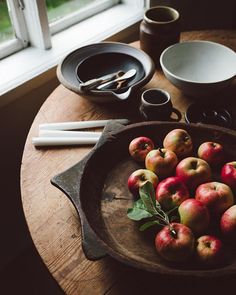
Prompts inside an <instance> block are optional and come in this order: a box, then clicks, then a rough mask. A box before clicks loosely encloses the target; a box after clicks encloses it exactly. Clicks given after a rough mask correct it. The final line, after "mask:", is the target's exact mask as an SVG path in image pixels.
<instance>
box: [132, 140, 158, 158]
mask: <svg viewBox="0 0 236 295" xmlns="http://www.w3.org/2000/svg"><path fill="white" fill-rule="evenodd" d="M153 149H154V143H153V141H152V140H151V139H150V138H148V137H145V136H140V137H137V138H134V139H133V140H132V141H131V142H130V144H129V153H130V155H131V157H132V158H134V159H135V160H136V161H138V162H144V160H145V158H146V155H147V154H148V153H149V152H150V151H151V150H153Z"/></svg>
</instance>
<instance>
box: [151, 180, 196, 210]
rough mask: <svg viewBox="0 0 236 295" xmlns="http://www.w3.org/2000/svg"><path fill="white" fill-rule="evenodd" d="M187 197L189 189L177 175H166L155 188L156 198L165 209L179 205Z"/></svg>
mask: <svg viewBox="0 0 236 295" xmlns="http://www.w3.org/2000/svg"><path fill="white" fill-rule="evenodd" d="M189 197H190V196H189V191H188V189H187V187H186V185H185V184H184V183H183V182H182V181H181V179H180V178H179V177H168V178H166V179H164V180H162V181H161V182H160V183H159V184H158V186H157V188H156V199H157V201H158V202H159V203H160V204H161V207H162V209H163V210H166V211H168V210H170V209H173V208H174V207H176V206H179V205H180V204H181V203H182V202H183V201H184V200H186V199H187V198H189Z"/></svg>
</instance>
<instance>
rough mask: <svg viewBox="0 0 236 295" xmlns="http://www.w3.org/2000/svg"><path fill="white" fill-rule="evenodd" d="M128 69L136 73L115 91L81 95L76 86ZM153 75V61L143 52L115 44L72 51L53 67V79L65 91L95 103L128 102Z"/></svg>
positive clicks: (108, 90) (89, 92)
mask: <svg viewBox="0 0 236 295" xmlns="http://www.w3.org/2000/svg"><path fill="white" fill-rule="evenodd" d="M130 69H136V71H137V73H136V75H135V76H134V77H133V78H132V79H131V80H130V81H128V82H127V84H126V85H125V87H122V89H120V90H119V91H115V90H114V89H104V90H91V91H88V92H85V91H82V90H81V88H80V83H81V82H85V81H86V80H90V79H94V78H98V77H101V76H104V75H107V74H110V73H114V72H116V71H120V70H122V71H125V72H126V71H128V70H130ZM154 72H155V67H154V64H153V61H152V60H151V58H150V57H149V56H148V55H147V54H146V53H145V52H143V51H142V50H140V49H137V48H135V47H133V46H130V45H127V44H124V43H118V42H100V43H95V44H90V45H87V46H84V47H81V48H79V49H76V50H75V51H73V52H71V53H70V54H69V55H67V56H66V57H65V58H64V59H63V61H62V62H61V63H60V64H59V65H58V67H57V77H58V79H59V81H60V82H61V83H62V84H63V85H64V86H65V87H66V88H68V89H70V90H72V91H74V92H76V93H78V94H80V95H82V96H83V97H85V98H87V99H89V100H92V101H94V102H97V103H104V102H110V103H111V102H118V101H124V100H127V99H129V98H130V97H131V95H133V94H134V93H135V92H136V91H138V90H139V89H140V88H141V87H143V86H144V85H145V84H146V83H148V82H149V81H150V80H151V78H152V76H153V75H154ZM80 81H81V82H80Z"/></svg>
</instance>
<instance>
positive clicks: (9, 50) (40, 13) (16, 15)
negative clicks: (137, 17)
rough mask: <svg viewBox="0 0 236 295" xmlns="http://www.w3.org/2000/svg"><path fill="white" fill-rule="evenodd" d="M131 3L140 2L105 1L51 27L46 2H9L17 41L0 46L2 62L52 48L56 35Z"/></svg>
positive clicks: (38, 0) (25, 0)
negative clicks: (24, 51) (27, 49)
mask: <svg viewBox="0 0 236 295" xmlns="http://www.w3.org/2000/svg"><path fill="white" fill-rule="evenodd" d="M129 1H133V2H136V1H137V2H140V0H124V1H121V0H102V2H100V1H99V3H91V4H89V5H88V6H87V7H86V8H85V9H81V10H80V11H78V12H75V13H72V14H70V15H68V16H65V17H63V18H62V19H60V20H58V21H55V22H54V23H52V24H49V21H48V16H47V7H46V2H45V1H42V0H6V2H7V5H8V8H9V16H10V19H11V23H12V26H13V29H14V32H15V38H14V39H12V40H9V41H6V42H3V43H2V44H0V60H1V59H3V58H4V57H7V56H9V55H11V54H13V53H15V52H17V51H19V50H21V49H24V48H25V47H27V46H29V45H30V46H33V47H36V48H39V49H50V48H51V47H52V36H53V35H55V34H56V33H59V32H61V31H63V30H65V29H67V28H68V27H70V26H72V25H74V24H77V23H79V22H80V21H83V20H84V19H86V18H89V17H91V16H93V15H95V14H97V13H99V12H102V11H104V10H106V9H108V8H110V7H112V6H115V5H119V3H122V2H129ZM141 1H142V0H141Z"/></svg>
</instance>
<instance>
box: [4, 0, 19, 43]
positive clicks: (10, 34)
mask: <svg viewBox="0 0 236 295" xmlns="http://www.w3.org/2000/svg"><path fill="white" fill-rule="evenodd" d="M13 38H15V34H14V30H13V27H12V25H11V20H10V17H9V12H8V7H7V1H4V0H0V43H2V42H4V41H7V40H10V39H13Z"/></svg>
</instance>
